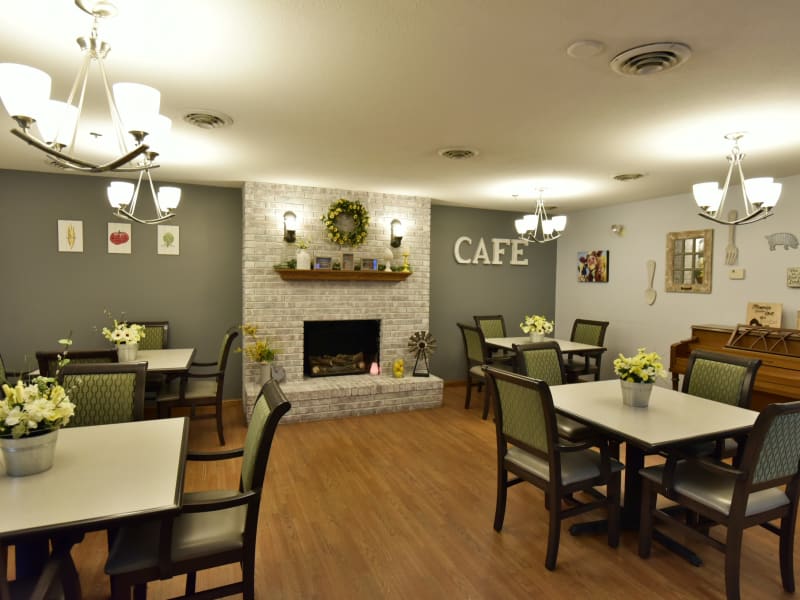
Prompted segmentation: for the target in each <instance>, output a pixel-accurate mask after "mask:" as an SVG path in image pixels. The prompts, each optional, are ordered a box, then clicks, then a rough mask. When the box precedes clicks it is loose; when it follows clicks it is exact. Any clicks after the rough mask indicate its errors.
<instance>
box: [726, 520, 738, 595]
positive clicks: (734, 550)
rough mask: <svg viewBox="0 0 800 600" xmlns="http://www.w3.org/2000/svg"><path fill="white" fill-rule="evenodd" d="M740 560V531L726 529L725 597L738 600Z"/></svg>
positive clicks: (730, 528) (732, 528)
mask: <svg viewBox="0 0 800 600" xmlns="http://www.w3.org/2000/svg"><path fill="white" fill-rule="evenodd" d="M741 558H742V530H741V529H737V528H734V527H728V534H727V537H726V538H725V596H726V597H727V598H728V600H739V570H740V564H741Z"/></svg>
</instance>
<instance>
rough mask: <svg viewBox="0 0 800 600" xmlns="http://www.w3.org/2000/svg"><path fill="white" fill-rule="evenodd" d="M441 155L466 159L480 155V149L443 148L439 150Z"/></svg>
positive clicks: (455, 158) (453, 158) (454, 158)
mask: <svg viewBox="0 0 800 600" xmlns="http://www.w3.org/2000/svg"><path fill="white" fill-rule="evenodd" d="M439 156H444V157H445V158H449V159H452V160H464V159H465V158H473V157H475V156H478V151H477V150H472V149H471V148H442V149H441V150H439Z"/></svg>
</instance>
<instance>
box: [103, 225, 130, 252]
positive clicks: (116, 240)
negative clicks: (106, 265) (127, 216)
mask: <svg viewBox="0 0 800 600" xmlns="http://www.w3.org/2000/svg"><path fill="white" fill-rule="evenodd" d="M106 241H107V242H108V253H109V254H130V253H131V224H130V223H109V224H108V235H107V236H106Z"/></svg>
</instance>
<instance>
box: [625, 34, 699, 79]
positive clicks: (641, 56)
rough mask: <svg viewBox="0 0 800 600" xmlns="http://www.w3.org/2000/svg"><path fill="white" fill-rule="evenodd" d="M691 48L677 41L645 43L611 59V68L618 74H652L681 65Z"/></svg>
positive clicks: (687, 57) (688, 55) (690, 52)
mask: <svg viewBox="0 0 800 600" xmlns="http://www.w3.org/2000/svg"><path fill="white" fill-rule="evenodd" d="M691 54H692V49H691V48H689V46H687V45H686V44H681V43H679V42H660V43H657V44H646V45H644V46H637V47H636V48H631V49H630V50H625V52H621V53H620V54H617V55H616V56H615V57H614V58H613V59H612V60H611V70H612V71H615V72H616V73H619V74H620V75H631V76H641V75H653V74H654V73H663V72H664V71H668V70H669V69H674V68H675V67H677V66H678V65H682V64H683V63H685V62H686V61H687V60H689V57H690V56H691Z"/></svg>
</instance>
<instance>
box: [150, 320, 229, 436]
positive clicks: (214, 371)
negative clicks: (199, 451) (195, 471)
mask: <svg viewBox="0 0 800 600" xmlns="http://www.w3.org/2000/svg"><path fill="white" fill-rule="evenodd" d="M238 335H239V330H238V328H237V327H230V328H229V329H228V330H227V331H226V332H225V335H224V336H223V337H222V344H221V345H220V350H219V355H218V358H217V361H216V362H192V364H191V365H190V366H189V371H188V372H186V373H183V374H181V375H180V377H178V378H176V379H174V380H173V381H171V382H170V384H169V387H168V388H167V389H166V391H164V392H163V393H160V394H159V395H158V396H157V398H156V404H157V406H158V415H159V417H168V416H170V415H171V414H172V409H173V408H177V407H188V408H189V409H190V417H191V418H196V419H215V420H216V422H217V437H218V438H219V443H220V445H221V446H224V445H225V435H224V434H223V431H222V392H223V389H224V387H225V369H226V367H227V365H228V356H229V355H230V351H231V345H232V344H233V341H234V340H235V339H236V337H237V336H238ZM199 406H210V407H212V408H213V412H208V413H200V414H198V413H197V412H196V409H197V407H199Z"/></svg>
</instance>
